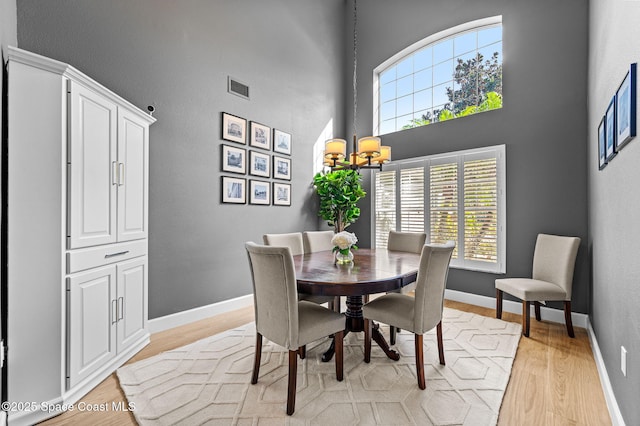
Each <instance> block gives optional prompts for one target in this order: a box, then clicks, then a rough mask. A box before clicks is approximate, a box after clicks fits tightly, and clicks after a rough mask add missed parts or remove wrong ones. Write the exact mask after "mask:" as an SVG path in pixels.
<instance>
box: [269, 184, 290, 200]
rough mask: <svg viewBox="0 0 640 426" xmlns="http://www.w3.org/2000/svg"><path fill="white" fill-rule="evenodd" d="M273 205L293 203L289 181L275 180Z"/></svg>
mask: <svg viewBox="0 0 640 426" xmlns="http://www.w3.org/2000/svg"><path fill="white" fill-rule="evenodd" d="M273 205H274V206H290V205H291V185H290V184H288V183H279V182H273Z"/></svg>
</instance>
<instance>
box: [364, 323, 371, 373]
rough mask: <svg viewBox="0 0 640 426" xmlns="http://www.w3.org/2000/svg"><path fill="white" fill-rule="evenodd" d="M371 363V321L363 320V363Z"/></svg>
mask: <svg viewBox="0 0 640 426" xmlns="http://www.w3.org/2000/svg"><path fill="white" fill-rule="evenodd" d="M370 361H371V320H370V319H367V318H365V319H364V362H366V363H367V364H368V363H369V362H370Z"/></svg>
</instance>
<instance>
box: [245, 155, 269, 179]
mask: <svg viewBox="0 0 640 426" xmlns="http://www.w3.org/2000/svg"><path fill="white" fill-rule="evenodd" d="M249 174H250V175H253V176H262V177H267V178H268V177H271V156H270V155H269V154H264V153H262V152H257V151H250V152H249Z"/></svg>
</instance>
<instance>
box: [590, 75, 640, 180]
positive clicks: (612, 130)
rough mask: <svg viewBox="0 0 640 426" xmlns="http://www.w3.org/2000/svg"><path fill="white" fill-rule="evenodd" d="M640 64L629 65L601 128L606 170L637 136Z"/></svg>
mask: <svg viewBox="0 0 640 426" xmlns="http://www.w3.org/2000/svg"><path fill="white" fill-rule="evenodd" d="M637 68H638V65H637V63H633V64H631V65H629V69H628V70H627V71H626V74H625V76H624V78H623V79H622V82H621V83H620V86H618V89H617V90H616V93H615V94H613V97H612V98H611V100H610V101H609V103H608V106H607V109H606V111H605V113H604V116H603V117H602V119H601V120H600V123H599V125H598V137H597V140H598V169H599V170H603V169H604V168H605V167H607V165H608V164H609V163H611V161H612V160H613V159H614V158H615V156H616V155H617V154H618V153H620V151H621V150H622V148H623V147H624V146H625V145H627V144H628V143H629V142H630V141H631V140H632V139H633V138H635V136H636V121H637V120H636V117H637V85H638V72H637Z"/></svg>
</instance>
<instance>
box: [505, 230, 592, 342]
mask: <svg viewBox="0 0 640 426" xmlns="http://www.w3.org/2000/svg"><path fill="white" fill-rule="evenodd" d="M579 246H580V238H578V237H562V236H558V235H547V234H538V238H537V240H536V248H535V251H534V253H533V274H532V278H501V279H497V280H496V318H502V297H503V292H507V293H509V294H511V295H512V296H515V297H517V298H518V299H521V300H522V334H524V336H525V337H529V325H530V319H529V310H530V304H531V302H532V301H533V302H534V306H535V314H536V320H538V321H540V320H541V317H540V302H543V301H547V300H562V301H564V319H565V322H566V325H567V333H569V337H574V333H573V324H572V322H571V288H572V286H573V270H574V267H575V264H576V255H577V254H578V247H579Z"/></svg>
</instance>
